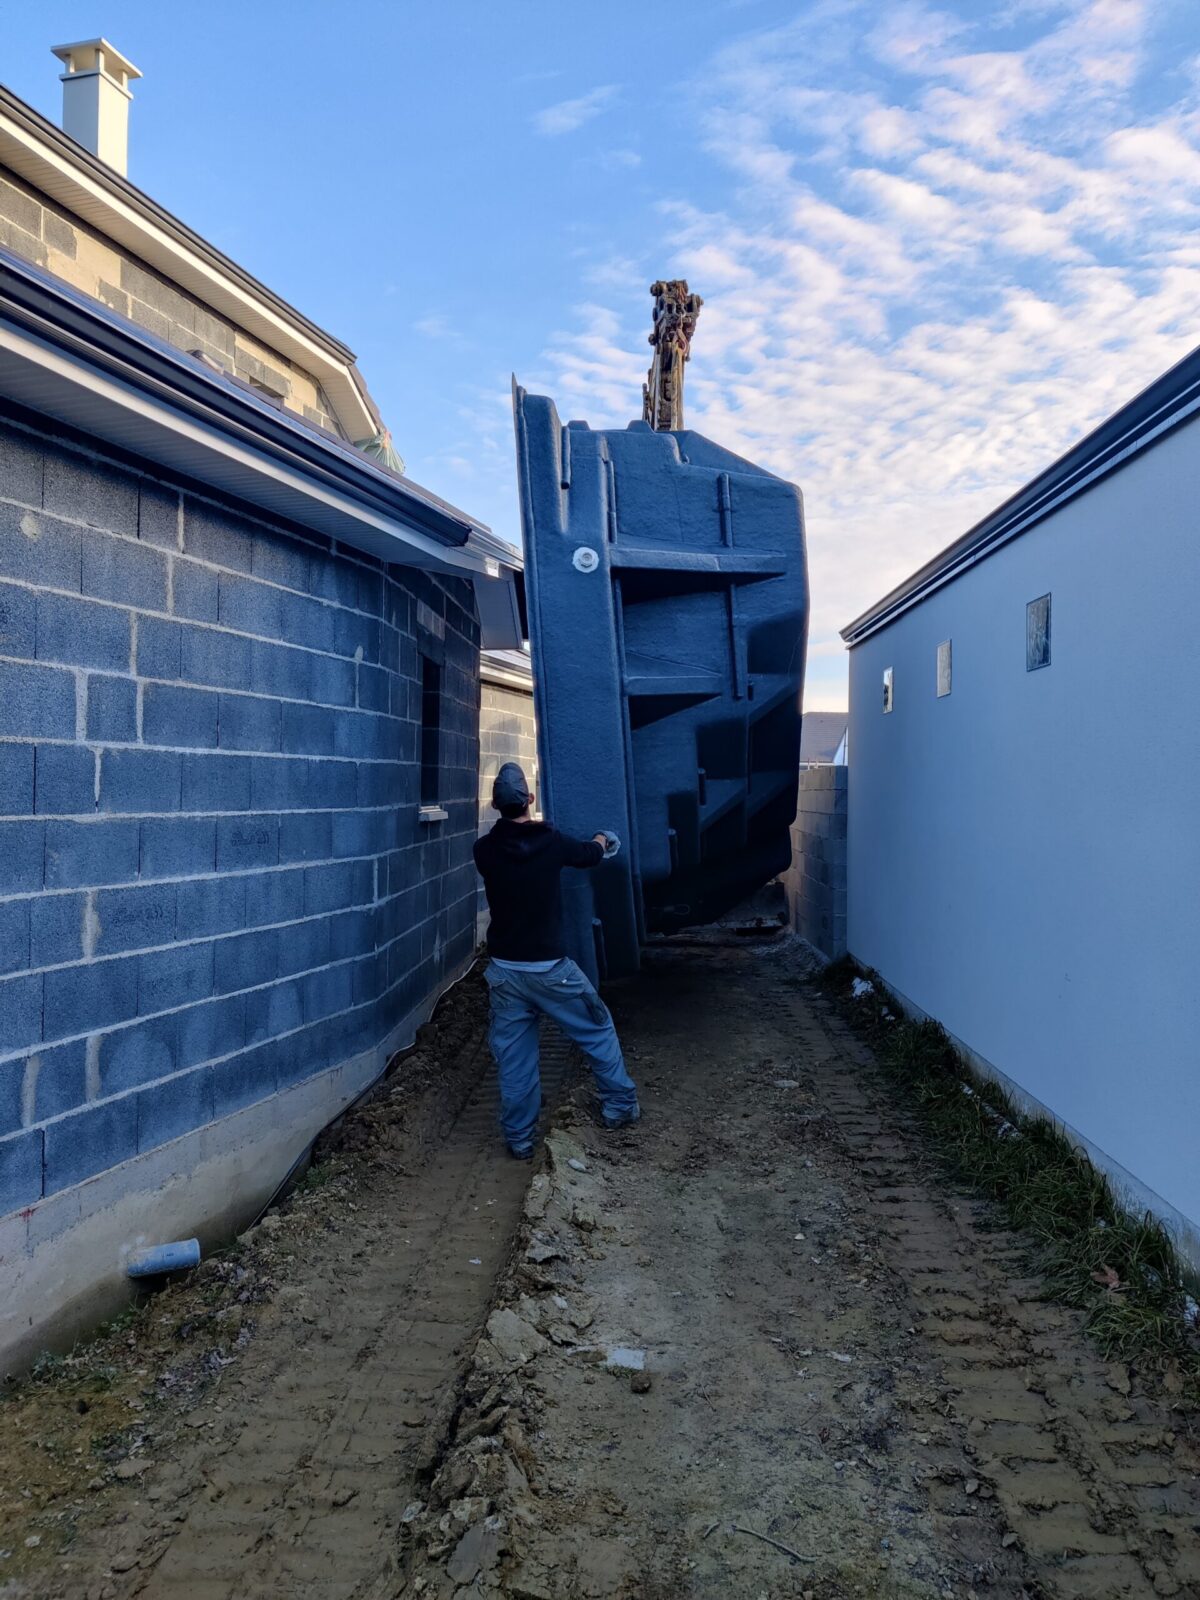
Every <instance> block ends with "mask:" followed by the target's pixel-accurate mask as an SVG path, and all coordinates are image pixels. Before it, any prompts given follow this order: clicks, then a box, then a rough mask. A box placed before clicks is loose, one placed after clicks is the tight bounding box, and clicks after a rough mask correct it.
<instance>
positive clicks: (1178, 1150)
mask: <svg viewBox="0 0 1200 1600" xmlns="http://www.w3.org/2000/svg"><path fill="white" fill-rule="evenodd" d="M1047 591H1049V592H1050V593H1051V594H1052V595H1053V616H1052V660H1051V665H1050V666H1049V667H1046V668H1043V669H1041V670H1040V671H1036V672H1026V670H1025V606H1026V602H1027V601H1029V600H1032V599H1035V598H1036V597H1037V596H1039V595H1042V594H1045V593H1046V592H1047ZM944 639H952V640H953V659H954V676H953V691H952V693H951V694H950V695H949V696H948V697H946V698H944V699H938V698H937V697H936V658H937V647H938V644H939V643H940V642H941V641H942V640H944ZM886 667H891V668H892V669H893V672H894V682H895V709H894V710H893V711H892V712H891V714H890V715H885V714H884V713H883V710H882V699H883V697H882V677H883V672H884V669H885V668H886ZM850 714H851V732H850V748H851V750H852V751H853V759H854V782H853V784H852V785H851V789H850V817H849V906H848V939H849V947H850V950H851V953H852V954H853V955H854V956H856V957H857V958H858V960H860V961H861V962H863V963H865V964H867V965H869V966H872V967H875V968H877V969H878V971H879V972H880V973H881V975H882V976H883V978H884V979H885V980H886V981H887V983H888V984H890V985H891V986H892V987H893V988H895V989H896V990H897V991H899V993H900V994H901V995H902V996H903V997H905V998H906V999H907V1000H908V1001H910V1002H913V1003H915V1005H916V1006H917V1007H919V1008H920V1009H921V1010H923V1011H925V1012H927V1013H928V1014H930V1015H931V1016H933V1017H936V1018H937V1019H938V1020H939V1021H940V1022H942V1023H943V1024H944V1025H945V1027H946V1028H947V1029H948V1030H949V1031H950V1032H951V1033H952V1034H954V1035H955V1036H956V1038H957V1039H959V1040H960V1041H962V1042H963V1043H964V1044H965V1045H966V1046H967V1047H968V1048H969V1049H970V1050H971V1051H973V1052H974V1053H976V1054H977V1055H978V1056H980V1057H982V1058H983V1061H984V1062H985V1063H987V1064H990V1065H991V1066H992V1067H993V1068H995V1069H998V1070H999V1072H1001V1073H1002V1074H1004V1075H1005V1076H1006V1077H1008V1078H1009V1079H1011V1080H1012V1081H1013V1082H1014V1083H1015V1084H1016V1085H1017V1086H1018V1087H1019V1088H1020V1089H1022V1090H1023V1091H1024V1092H1025V1093H1026V1094H1027V1095H1029V1096H1031V1097H1033V1098H1034V1099H1035V1100H1036V1101H1039V1102H1040V1103H1041V1104H1042V1105H1043V1106H1045V1107H1047V1108H1048V1109H1049V1110H1050V1111H1052V1112H1053V1113H1054V1115H1055V1116H1056V1117H1057V1118H1059V1119H1060V1120H1061V1121H1062V1122H1064V1123H1066V1124H1067V1125H1068V1127H1070V1128H1071V1129H1073V1130H1075V1131H1077V1132H1078V1133H1080V1134H1082V1135H1083V1136H1084V1138H1085V1139H1086V1141H1087V1142H1088V1143H1089V1145H1090V1146H1092V1147H1093V1148H1094V1153H1096V1154H1099V1155H1100V1156H1101V1157H1103V1158H1106V1164H1109V1165H1110V1166H1115V1167H1116V1168H1117V1169H1124V1172H1125V1173H1126V1174H1129V1175H1131V1176H1132V1178H1133V1179H1134V1180H1136V1182H1135V1183H1134V1184H1133V1185H1126V1189H1127V1192H1129V1193H1131V1194H1132V1196H1133V1197H1134V1198H1141V1199H1147V1198H1149V1196H1153V1197H1157V1200H1158V1201H1159V1202H1163V1203H1164V1204H1156V1209H1158V1210H1159V1211H1160V1212H1161V1213H1162V1214H1164V1215H1166V1216H1168V1217H1170V1215H1171V1213H1172V1212H1175V1213H1181V1214H1182V1220H1184V1221H1185V1222H1190V1224H1191V1233H1192V1238H1191V1239H1190V1241H1186V1243H1187V1244H1188V1245H1189V1246H1190V1249H1189V1253H1191V1254H1193V1256H1194V1255H1195V1244H1196V1240H1197V1238H1200V424H1198V423H1195V422H1193V423H1190V424H1188V425H1186V426H1185V427H1183V428H1181V429H1179V430H1177V431H1176V432H1175V433H1174V434H1172V435H1170V436H1169V437H1168V438H1167V439H1165V440H1164V441H1163V442H1162V443H1160V444H1158V445H1156V446H1154V447H1153V448H1152V449H1150V450H1149V451H1147V452H1145V453H1144V454H1143V455H1141V456H1139V457H1138V458H1136V459H1135V460H1134V461H1133V462H1132V464H1131V465H1129V466H1127V467H1125V468H1124V469H1122V470H1121V471H1119V472H1117V473H1116V474H1114V475H1113V476H1112V477H1110V478H1108V479H1107V480H1105V481H1104V482H1103V483H1101V484H1100V485H1098V486H1097V487H1096V488H1094V489H1092V490H1091V491H1089V492H1088V493H1086V494H1084V495H1082V496H1081V497H1079V498H1077V499H1075V500H1073V501H1072V502H1071V503H1070V504H1069V505H1067V506H1066V507H1064V508H1063V509H1062V510H1061V511H1059V512H1057V513H1055V515H1054V516H1053V517H1052V518H1050V519H1049V520H1047V521H1045V522H1043V523H1041V524H1040V525H1039V526H1037V527H1035V528H1033V529H1032V530H1030V531H1029V532H1027V533H1024V534H1022V535H1021V536H1020V537H1019V538H1017V539H1015V540H1013V541H1012V542H1011V543H1010V544H1008V545H1007V546H1005V547H1004V548H1003V549H1001V550H1000V551H998V552H997V553H996V554H995V555H992V556H989V557H988V558H987V560H985V561H983V562H981V563H980V564H979V565H978V566H976V567H974V568H973V569H971V570H970V571H968V572H967V573H965V574H964V575H963V576H961V577H959V578H958V579H957V580H955V581H954V582H952V583H950V584H949V585H947V587H946V588H944V589H942V590H940V591H939V592H937V593H936V594H934V595H932V596H931V597H930V598H929V599H927V600H925V601H923V602H922V603H921V604H919V605H917V606H916V607H914V608H913V609H912V610H911V611H909V612H907V613H906V614H905V615H904V616H902V617H901V618H899V619H898V620H897V621H896V622H895V623H893V624H892V625H891V626H890V627H888V628H885V629H884V630H883V631H882V632H880V633H878V634H875V635H873V636H872V637H871V638H869V639H867V640H866V641H864V642H863V643H862V644H860V645H858V646H857V647H855V649H854V650H853V651H852V652H851V666H850ZM1120 1176H1121V1174H1120V1172H1119V1171H1118V1177H1120ZM1139 1185H1140V1186H1142V1188H1144V1190H1147V1191H1149V1196H1146V1195H1145V1194H1140V1193H1139V1187H1138V1186H1139ZM1174 1220H1175V1221H1176V1222H1177V1223H1178V1222H1179V1221H1180V1220H1181V1218H1180V1217H1179V1216H1176V1217H1175V1218H1174ZM1184 1231H1185V1233H1186V1232H1187V1231H1188V1230H1187V1229H1186V1227H1185V1230H1184Z"/></svg>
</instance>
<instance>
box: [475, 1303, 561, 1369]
mask: <svg viewBox="0 0 1200 1600" xmlns="http://www.w3.org/2000/svg"><path fill="white" fill-rule="evenodd" d="M487 1335H488V1338H489V1339H490V1340H491V1341H492V1343H493V1344H494V1345H495V1347H496V1349H497V1350H498V1351H499V1352H500V1356H501V1359H502V1360H504V1361H510V1362H512V1363H513V1364H514V1365H516V1366H524V1365H525V1363H526V1362H527V1361H532V1360H533V1358H534V1356H536V1355H540V1354H541V1353H542V1351H543V1350H546V1349H548V1348H549V1346H548V1345H547V1343H546V1341H545V1339H543V1338H542V1336H541V1334H540V1333H539V1332H538V1331H537V1329H536V1328H534V1327H531V1326H530V1324H529V1323H528V1322H526V1321H525V1320H524V1318H523V1317H519V1316H518V1315H517V1314H516V1312H515V1311H509V1310H508V1309H507V1308H506V1309H505V1310H503V1311H493V1312H492V1314H491V1316H490V1317H489V1318H488V1321H487Z"/></svg>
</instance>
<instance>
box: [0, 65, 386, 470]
mask: <svg viewBox="0 0 1200 1600" xmlns="http://www.w3.org/2000/svg"><path fill="white" fill-rule="evenodd" d="M0 165H3V166H6V167H9V168H11V170H12V171H13V172H15V173H16V174H17V175H18V176H19V177H21V178H24V179H25V181H26V182H27V183H29V184H31V185H32V186H33V187H34V188H35V189H39V190H41V192H42V193H43V194H45V195H48V196H49V197H50V199H52V200H54V201H56V202H57V203H58V204H59V205H61V206H63V207H64V208H65V209H66V210H68V211H71V212H73V213H74V214H75V215H76V216H77V217H80V218H81V219H82V220H83V221H84V222H86V223H89V224H90V225H91V226H92V227H94V228H95V229H96V230H97V232H99V233H101V234H103V235H104V236H105V237H107V238H109V239H111V240H112V241H113V242H114V243H116V244H119V245H123V246H125V248H126V249H128V250H131V251H132V252H133V253H134V254H135V255H137V256H139V257H140V258H141V259H142V260H143V261H146V262H148V263H149V264H150V265H151V266H152V267H156V268H157V269H158V270H159V271H160V272H162V273H164V274H165V275H166V276H167V277H168V278H170V280H171V281H172V282H173V283H175V284H177V285H178V286H179V287H180V288H181V289H183V290H185V291H186V292H187V293H189V294H193V295H195V296H196V297H197V299H199V300H202V301H203V302H204V303H205V304H206V305H209V306H211V307H212V308H213V310H214V311H219V312H221V313H222V314H223V315H225V316H227V317H228V318H229V319H230V321H232V322H233V323H235V324H236V325H237V326H238V327H240V328H242V329H244V330H245V332H246V333H248V334H250V335H251V336H252V337H254V338H256V339H259V340H261V341H262V343H264V344H266V345H269V346H270V347H271V348H272V349H274V350H278V351H279V352H280V354H282V355H285V356H287V357H288V358H289V360H292V361H295V363H296V364H297V365H298V366H299V367H301V368H303V369H304V370H305V371H306V372H308V373H310V374H311V375H312V376H313V377H315V378H317V379H319V380H320V383H321V385H322V387H323V388H324V390H325V392H326V393H327V394H328V396H329V399H330V402H331V404H332V405H333V407H334V410H335V413H336V415H337V418H338V421H339V422H340V423H341V424H342V426H343V427H344V428H345V430H346V432H347V434H348V435H349V436H350V437H351V438H359V439H361V438H363V437H365V436H366V435H368V434H372V433H374V432H375V431H376V430H377V428H378V418H379V414H378V411H377V409H376V407H375V405H374V402H373V401H372V400H371V397H370V395H369V394H368V393H367V389H366V385H365V384H364V383H363V380H362V376H361V374H360V373H359V371H358V369H357V367H356V366H355V364H354V362H355V357H354V352H353V351H352V350H350V349H349V348H348V347H347V346H346V345H344V344H342V343H341V341H340V340H338V339H335V338H334V337H333V336H332V335H331V334H328V333H326V332H325V331H324V330H323V329H322V328H319V327H318V326H317V325H316V323H315V322H311V321H310V320H309V319H308V318H307V317H305V316H304V315H303V314H302V313H301V312H299V311H297V310H296V309H295V307H294V306H291V305H289V304H288V303H287V301H286V300H283V299H281V298H280V296H279V295H277V294H275V293H273V291H272V290H270V289H268V288H267V287H266V286H265V284H262V283H260V282H259V281H258V280H257V278H254V277H252V276H251V274H250V273H248V272H247V271H245V269H244V268H242V267H239V266H238V264H237V263H236V262H235V261H231V260H230V259H229V257H228V256H226V255H223V254H222V253H221V251H219V250H217V249H216V248H215V247H214V246H213V245H211V244H209V243H208V241H207V240H206V239H203V238H201V237H200V235H199V234H198V233H195V232H193V230H192V229H191V228H189V227H188V226H187V225H186V224H185V223H183V222H180V220H179V219H178V218H177V217H175V216H172V214H171V213H170V212H169V211H167V210H166V209H165V208H164V207H162V206H160V205H158V204H157V203H156V202H155V201H154V200H151V199H150V197H149V196H148V195H146V194H143V193H142V191H141V190H140V189H138V188H137V187H136V186H135V185H134V184H132V183H130V182H129V180H128V178H125V177H123V176H122V175H121V174H120V173H119V172H117V171H115V170H114V169H113V168H112V167H110V166H108V165H107V164H106V163H105V162H103V161H101V160H100V159H99V158H98V157H97V156H94V155H93V154H92V153H91V151H90V150H86V149H85V148H84V147H83V145H81V144H79V143H78V142H77V141H76V140H75V139H72V138H71V137H70V136H69V135H68V134H66V133H64V132H63V131H62V129H61V128H59V127H56V126H55V124H54V123H52V122H50V121H48V120H47V119H46V118H45V117H43V116H40V115H39V114H38V113H37V112H36V111H34V110H33V108H32V107H31V106H28V105H26V104H25V102H24V101H23V100H21V99H20V98H19V97H18V96H17V95H15V94H13V92H12V90H11V89H6V88H5V87H4V86H3V85H2V84H0Z"/></svg>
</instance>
